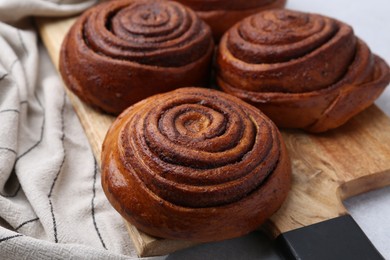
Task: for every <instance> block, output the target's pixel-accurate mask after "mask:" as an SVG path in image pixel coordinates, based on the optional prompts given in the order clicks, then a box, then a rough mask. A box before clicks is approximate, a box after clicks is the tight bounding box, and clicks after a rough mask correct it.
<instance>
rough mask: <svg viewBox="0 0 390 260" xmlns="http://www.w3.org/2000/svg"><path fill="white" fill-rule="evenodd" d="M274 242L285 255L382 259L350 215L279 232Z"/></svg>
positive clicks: (307, 258)
mask: <svg viewBox="0 0 390 260" xmlns="http://www.w3.org/2000/svg"><path fill="white" fill-rule="evenodd" d="M276 243H277V247H278V248H279V250H280V251H281V252H282V254H283V256H284V257H285V258H287V259H302V260H322V259H324V260H325V259H326V260H329V259H332V260H338V259H340V260H341V259H342V260H348V259H353V260H358V259H367V260H376V259H380V260H382V259H384V257H383V256H382V255H381V254H380V253H379V252H378V250H377V249H376V248H375V247H374V245H373V244H372V243H371V241H370V240H369V239H368V238H367V236H366V235H365V234H364V232H363V230H362V229H361V228H360V227H359V226H358V224H357V223H356V222H355V220H353V218H352V217H351V216H350V215H345V216H341V217H337V218H334V219H330V220H327V221H324V222H321V223H317V224H314V225H311V226H307V227H303V228H299V229H296V230H293V231H289V232H286V233H283V234H281V235H280V236H279V237H278V238H277V239H276Z"/></svg>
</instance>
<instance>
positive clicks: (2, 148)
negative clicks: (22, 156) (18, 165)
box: [0, 147, 16, 155]
mask: <svg viewBox="0 0 390 260" xmlns="http://www.w3.org/2000/svg"><path fill="white" fill-rule="evenodd" d="M0 150H4V151H8V152H11V153H13V154H15V155H16V151H15V150H12V149H11V148H7V147H0Z"/></svg>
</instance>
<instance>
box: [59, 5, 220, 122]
mask: <svg viewBox="0 0 390 260" xmlns="http://www.w3.org/2000/svg"><path fill="white" fill-rule="evenodd" d="M212 51H213V40H212V37H211V31H210V28H209V27H208V26H207V25H206V24H205V23H204V22H203V21H202V20H200V19H199V18H198V17H197V16H196V14H195V13H194V12H193V11H191V10H190V9H189V8H187V7H184V6H183V5H181V4H179V3H176V2H171V1H159V0H157V1H151V0H120V1H111V2H107V3H102V4H100V5H97V6H96V7H94V8H92V9H90V10H88V11H87V12H86V13H84V14H83V15H82V16H81V17H80V18H79V19H78V20H77V22H76V23H75V24H74V25H73V27H72V28H71V30H70V32H69V33H68V34H67V36H66V38H65V40H64V42H63V45H62V49H61V55H60V59H61V60H60V71H61V74H62V76H63V78H64V81H65V83H66V85H67V86H68V87H69V88H70V89H71V90H72V91H73V92H74V93H75V94H76V95H77V96H79V97H80V99H82V100H83V101H84V102H86V103H88V104H91V105H92V106H95V107H97V108H100V109H102V110H104V111H106V112H109V113H112V114H118V113H120V112H122V111H123V110H124V109H125V108H127V107H128V106H129V105H131V104H134V103H135V102H138V101H139V100H141V99H143V98H145V97H148V96H151V95H153V94H156V93H162V92H166V91H169V90H172V89H175V88H178V87H183V86H188V85H198V86H205V85H207V83H208V75H209V69H210V67H209V64H210V61H211V55H212Z"/></svg>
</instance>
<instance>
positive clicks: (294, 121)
mask: <svg viewBox="0 0 390 260" xmlns="http://www.w3.org/2000/svg"><path fill="white" fill-rule="evenodd" d="M217 67H218V72H217V82H218V85H219V86H220V87H221V88H222V89H223V90H224V91H226V92H228V93H230V94H233V95H235V96H238V97H240V98H242V99H244V100H245V101H248V102H249V103H251V104H253V105H255V106H256V107H258V108H260V109H261V110H262V111H263V112H264V113H265V114H267V115H268V116H269V117H270V118H271V119H272V120H273V121H274V122H275V123H276V124H277V125H278V126H280V127H289V128H302V129H305V130H307V131H310V132H323V131H326V130H328V129H332V128H336V127H338V126H340V125H342V124H344V123H345V122H346V121H347V120H348V119H350V118H351V117H353V116H354V115H356V114H358V113H359V112H361V111H362V110H364V109H365V108H367V107H368V106H370V105H371V104H372V103H373V101H374V100H375V99H376V98H377V97H378V96H379V95H380V93H381V92H382V91H383V89H384V88H385V87H386V85H387V84H388V83H389V81H390V70H389V67H388V65H387V64H386V63H385V62H384V61H383V60H382V59H381V58H380V57H378V56H376V55H373V54H372V53H371V51H370V49H369V48H368V46H367V45H366V44H365V43H364V42H363V41H362V40H360V39H359V38H357V37H356V36H355V35H354V32H353V29H352V28H351V27H350V26H348V25H346V24H345V23H342V22H340V21H337V20H335V19H332V18H328V17H324V16H321V15H316V14H307V13H301V12H295V11H289V10H270V11H265V12H262V13H259V14H256V15H253V16H251V17H248V18H246V19H244V20H243V21H242V22H240V23H239V24H237V25H235V26H234V27H233V28H232V29H230V30H229V31H228V32H227V33H226V34H225V35H224V37H223V39H222V40H221V44H220V48H219V53H218V58H217Z"/></svg>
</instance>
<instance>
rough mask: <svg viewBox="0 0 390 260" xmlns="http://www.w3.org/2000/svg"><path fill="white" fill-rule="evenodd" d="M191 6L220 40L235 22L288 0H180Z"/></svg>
mask: <svg viewBox="0 0 390 260" xmlns="http://www.w3.org/2000/svg"><path fill="white" fill-rule="evenodd" d="M178 2H181V3H182V4H184V5H187V6H189V7H191V8H192V9H193V10H195V11H196V13H197V14H198V15H199V17H200V18H202V19H203V20H204V21H206V23H208V24H209V25H210V27H211V29H212V31H213V35H214V39H215V40H216V41H218V40H219V39H220V38H221V37H222V35H223V34H224V33H225V32H226V31H227V30H228V29H229V28H230V27H232V26H233V25H234V24H235V23H237V22H238V21H240V20H242V19H244V18H245V17H247V16H249V15H252V14H255V13H257V12H261V11H264V10H268V9H273V8H282V7H284V6H285V4H286V0H178Z"/></svg>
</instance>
